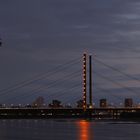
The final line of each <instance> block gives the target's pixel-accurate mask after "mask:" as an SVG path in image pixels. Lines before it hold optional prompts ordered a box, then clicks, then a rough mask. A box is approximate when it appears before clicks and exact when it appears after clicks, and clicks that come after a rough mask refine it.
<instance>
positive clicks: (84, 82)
mask: <svg viewBox="0 0 140 140" xmlns="http://www.w3.org/2000/svg"><path fill="white" fill-rule="evenodd" d="M86 57H87V55H86V53H84V54H83V110H84V111H86V108H87V101H86V100H87V98H86V90H87V86H86Z"/></svg>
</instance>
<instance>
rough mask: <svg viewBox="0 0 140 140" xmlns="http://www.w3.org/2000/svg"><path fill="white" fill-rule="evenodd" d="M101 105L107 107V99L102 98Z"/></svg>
mask: <svg viewBox="0 0 140 140" xmlns="http://www.w3.org/2000/svg"><path fill="white" fill-rule="evenodd" d="M100 107H107V100H106V99H100Z"/></svg>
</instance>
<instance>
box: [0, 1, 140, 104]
mask: <svg viewBox="0 0 140 140" xmlns="http://www.w3.org/2000/svg"><path fill="white" fill-rule="evenodd" d="M0 37H1V38H2V40H3V47H2V48H1V49H0V65H1V68H0V89H3V88H7V87H9V86H12V85H15V84H16V83H19V82H21V81H24V80H26V79H32V77H35V76H36V75H37V74H40V73H45V72H46V73H47V71H49V70H52V71H53V70H54V69H55V67H56V66H58V65H59V64H63V63H66V62H68V61H70V60H72V59H76V58H77V59H78V58H79V59H80V57H81V56H82V53H83V51H88V52H89V53H96V55H97V56H96V57H97V58H98V59H100V60H101V61H103V62H104V63H106V64H109V65H111V66H113V67H116V68H117V69H119V70H120V71H123V72H125V73H128V74H129V75H131V76H133V77H137V78H140V61H139V59H140V54H139V53H140V2H139V0H24V1H23V0H12V1H10V0H0ZM94 68H95V70H96V71H98V72H100V73H102V74H104V75H106V76H107V77H110V78H112V79H113V80H114V81H117V82H121V84H123V85H125V86H127V87H129V88H130V89H132V90H134V91H135V92H136V93H132V92H129V91H127V90H124V89H123V88H122V87H120V86H118V85H115V84H112V83H110V82H109V81H106V80H104V79H102V78H100V77H98V76H97V75H95V76H94V82H95V85H98V86H99V87H101V88H103V89H107V90H108V91H107V92H106V93H105V92H103V91H98V90H97V89H96V87H94V88H95V90H94V95H95V99H96V100H97V99H99V98H104V97H105V98H108V100H110V102H117V103H119V102H122V101H123V98H125V97H133V98H134V99H135V100H136V101H137V102H139V99H138V97H140V96H139V94H140V93H139V85H140V82H138V81H135V80H132V79H131V78H130V79H129V78H128V77H125V76H123V75H121V74H119V73H117V72H113V71H112V70H110V69H107V68H105V67H104V66H101V65H99V64H96V62H95V64H94ZM80 69H81V63H79V64H77V65H74V66H73V67H71V68H69V70H65V71H64V70H63V71H62V72H59V73H56V74H55V75H53V77H48V79H47V78H46V80H43V81H41V82H36V83H34V84H32V85H29V86H26V87H24V88H21V89H18V90H15V91H14V92H9V93H6V94H4V93H3V95H2V96H0V102H2V103H3V102H7V103H11V102H16V103H18V102H23V103H27V102H31V100H34V98H36V97H37V96H38V95H42V96H44V98H45V99H46V100H47V102H49V101H48V100H51V99H53V98H58V97H59V94H58V97H55V96H54V97H53V96H50V97H49V96H48V95H47V96H46V94H50V95H51V94H52V93H54V94H55V95H56V93H55V92H56V90H58V91H59V93H60V92H62V91H63V92H64V91H65V92H66V89H65V88H66V87H67V89H68V90H67V93H66V94H69V95H68V96H66V95H64V96H61V97H62V100H63V101H65V102H74V98H73V96H75V97H76V96H77V98H78V97H80V96H81V86H79V87H77V89H74V90H75V91H74V90H73V91H70V89H71V86H74V85H73V84H77V83H79V84H80V83H81V81H80V80H81V78H80V76H77V78H76V77H74V76H73V79H72V78H71V79H69V80H67V81H65V82H64V81H63V83H62V84H60V85H59V84H58V85H57V86H54V87H53V88H51V89H49V90H46V89H45V90H42V91H40V92H38V94H36V95H35V96H29V97H28V96H26V98H27V99H26V100H25V99H24V98H23V94H24V95H25V94H27V95H28V92H29V93H30V90H33V89H34V88H35V87H38V86H43V87H45V86H46V85H47V84H48V85H49V84H50V82H53V81H55V80H58V79H59V77H64V79H65V75H64V74H66V75H68V74H71V73H72V71H73V73H74V72H76V71H78V70H80ZM61 82H62V80H61ZM78 88H79V89H78ZM61 90H62V91H61ZM70 92H73V94H72V95H70ZM1 93H2V92H1ZM116 96H117V97H116ZM61 97H59V98H60V99H61ZM15 98H17V99H16V100H15ZM118 98H121V99H119V100H118ZM67 100H68V101H67ZM95 102H96V101H95Z"/></svg>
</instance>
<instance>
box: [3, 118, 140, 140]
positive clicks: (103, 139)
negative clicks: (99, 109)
mask: <svg viewBox="0 0 140 140" xmlns="http://www.w3.org/2000/svg"><path fill="white" fill-rule="evenodd" d="M139 139H140V123H137V122H121V121H117V122H116V121H85V120H62V119H60V120H0V140H139Z"/></svg>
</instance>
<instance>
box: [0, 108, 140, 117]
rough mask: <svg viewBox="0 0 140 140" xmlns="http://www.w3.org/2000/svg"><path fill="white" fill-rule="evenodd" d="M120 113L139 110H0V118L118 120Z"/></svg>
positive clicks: (138, 110)
mask: <svg viewBox="0 0 140 140" xmlns="http://www.w3.org/2000/svg"><path fill="white" fill-rule="evenodd" d="M122 112H140V108H135V107H129V108H112V107H107V108H91V109H90V108H88V109H87V110H86V111H85V112H84V111H83V109H82V108H0V118H2V119H3V118H5V119H6V118H81V117H87V118H88V117H91V118H119V116H120V114H121V113H122Z"/></svg>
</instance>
